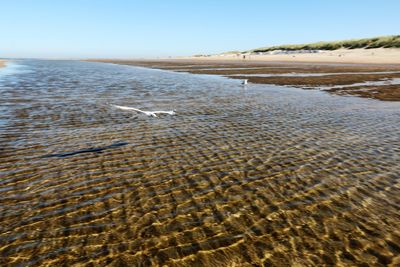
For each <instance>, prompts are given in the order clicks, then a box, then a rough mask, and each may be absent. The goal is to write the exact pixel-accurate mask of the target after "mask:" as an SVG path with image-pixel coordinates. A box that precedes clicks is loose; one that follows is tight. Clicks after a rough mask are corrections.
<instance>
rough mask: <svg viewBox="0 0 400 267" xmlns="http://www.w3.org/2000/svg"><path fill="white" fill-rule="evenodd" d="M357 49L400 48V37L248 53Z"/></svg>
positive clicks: (320, 43) (317, 44) (282, 46)
mask: <svg viewBox="0 0 400 267" xmlns="http://www.w3.org/2000/svg"><path fill="white" fill-rule="evenodd" d="M341 48H342V49H356V48H365V49H371V48H400V35H390V36H381V37H374V38H364V39H351V40H342V41H333V42H316V43H309V44H292V45H278V46H270V47H262V48H257V49H253V50H250V51H246V52H269V51H274V50H287V51H293V50H336V49H341Z"/></svg>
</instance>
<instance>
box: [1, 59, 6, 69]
mask: <svg viewBox="0 0 400 267" xmlns="http://www.w3.org/2000/svg"><path fill="white" fill-rule="evenodd" d="M5 63H6V62H5V60H1V59H0V68H3V67H4V66H5V65H6V64H5Z"/></svg>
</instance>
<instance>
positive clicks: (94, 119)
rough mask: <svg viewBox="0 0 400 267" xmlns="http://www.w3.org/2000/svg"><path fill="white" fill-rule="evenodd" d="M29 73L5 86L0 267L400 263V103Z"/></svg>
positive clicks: (84, 70)
mask: <svg viewBox="0 0 400 267" xmlns="http://www.w3.org/2000/svg"><path fill="white" fill-rule="evenodd" d="M23 64H24V65H26V66H27V68H29V69H30V70H32V71H31V72H26V73H15V74H14V75H11V76H7V77H4V78H3V79H2V80H1V81H0V107H1V109H0V121H2V124H0V145H1V148H2V149H1V151H0V163H1V164H0V166H1V167H0V174H1V177H2V178H1V180H0V192H1V194H0V264H1V265H17V266H18V265H21V266H22V265H23V266H31V265H49V266H57V265H67V266H70V265H74V264H76V265H78V264H83V263H87V264H89V265H94V266H104V265H111V266H117V265H131V266H138V265H143V266H149V265H154V266H157V265H160V266H163V265H166V266H199V265H200V266H201V265H203V266H204V265H205V266H234V265H236V266H251V265H256V266H259V265H263V264H264V265H267V266H268V265H274V266H289V265H292V266H293V265H296V264H297V265H298V266H310V265H311V266H312V265H315V266H320V265H322V264H326V265H335V264H337V265H360V266H361V265H363V264H364V265H365V266H366V265H371V266H384V265H388V264H392V265H393V266H395V265H397V264H399V263H400V258H399V256H398V255H400V223H399V222H400V212H399V210H400V183H399V182H400V181H399V177H400V175H399V174H400V165H399V164H398V162H399V161H400V142H399V141H400V140H399V136H400V104H399V103H394V102H379V101H375V100H366V99H359V98H355V97H339V96H332V95H329V94H326V93H325V92H320V91H305V90H301V89H291V88H286V89H283V88H279V87H273V86H268V85H249V86H247V87H246V89H245V88H244V87H243V86H241V85H240V81H237V80H230V79H226V78H222V77H216V76H211V77H210V76H199V75H191V74H182V73H179V74H178V73H170V72H164V71H158V70H147V69H143V68H134V67H128V66H117V65H111V64H109V65H107V64H101V63H85V62H68V61H65V62H63V61H25V62H24V63H23ZM110 102H112V103H114V104H117V105H126V106H134V107H138V108H143V109H145V110H156V109H157V110H176V111H177V115H176V116H167V117H163V118H162V119H157V118H150V117H146V116H138V115H137V114H131V113H127V112H122V111H120V110H116V109H112V108H110V105H109V104H108V103H110ZM116 144H117V145H116ZM118 144H123V145H118ZM96 149H101V153H93V152H98V151H97V150H96ZM93 150H94V151H93ZM71 153H74V154H73V155H70V154H71ZM67 154H68V155H67ZM46 155H47V157H43V156H46ZM54 155H67V156H61V157H58V156H54Z"/></svg>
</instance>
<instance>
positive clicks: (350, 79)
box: [88, 58, 400, 101]
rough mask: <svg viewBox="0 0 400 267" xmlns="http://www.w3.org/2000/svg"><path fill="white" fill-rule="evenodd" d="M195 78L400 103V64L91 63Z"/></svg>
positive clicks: (203, 60) (219, 59)
mask: <svg viewBox="0 0 400 267" xmlns="http://www.w3.org/2000/svg"><path fill="white" fill-rule="evenodd" d="M88 61H94V62H103V63H114V64H121V65H133V66H140V67H148V68H153V69H163V70H169V71H175V72H188V73H193V74H209V75H210V74H211V75H220V76H224V77H228V78H232V79H240V80H244V79H247V80H248V81H249V83H259V84H271V85H280V86H290V87H298V88H303V89H315V90H324V91H326V92H329V93H332V94H336V95H352V96H359V97H365V98H373V99H378V100H384V101H400V64H382V63H380V64H378V63H375V64H372V63H368V64H367V63H343V62H335V63H327V62H319V63H316V62H313V63H307V62H282V61H276V62H271V61H262V60H258V61H254V60H251V59H250V60H232V59H231V60H226V58H224V59H222V58H218V60H217V59H215V58H212V59H204V58H201V59H200V58H196V59H192V58H174V59H158V60H110V59H103V60H101V59H96V60H88Z"/></svg>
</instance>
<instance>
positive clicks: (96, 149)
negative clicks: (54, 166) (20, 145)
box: [41, 142, 128, 158]
mask: <svg viewBox="0 0 400 267" xmlns="http://www.w3.org/2000/svg"><path fill="white" fill-rule="evenodd" d="M127 144H128V143H127V142H118V143H114V144H112V145H109V146H102V147H91V148H87V149H82V150H77V151H73V152H65V153H57V154H49V155H44V156H41V158H65V157H69V156H75V155H78V154H83V153H101V152H102V151H103V150H106V149H112V148H117V147H121V146H125V145H127Z"/></svg>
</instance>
